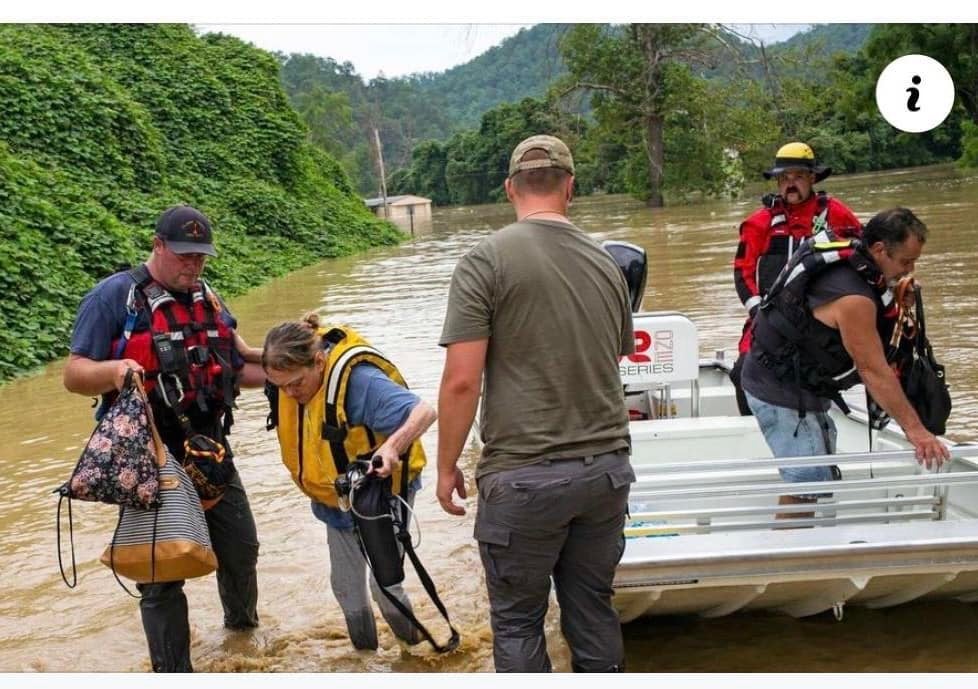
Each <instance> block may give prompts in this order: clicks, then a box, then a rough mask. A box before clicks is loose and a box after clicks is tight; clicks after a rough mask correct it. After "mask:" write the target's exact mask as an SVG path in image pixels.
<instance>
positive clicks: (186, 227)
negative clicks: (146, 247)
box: [156, 206, 217, 256]
mask: <svg viewBox="0 0 978 689" xmlns="http://www.w3.org/2000/svg"><path fill="white" fill-rule="evenodd" d="M156 236H157V237H159V238H160V239H162V240H163V241H164V242H166V245H167V247H168V248H169V249H170V251H172V252H173V253H175V254H207V255H208V256H217V251H215V250H214V244H213V241H214V239H213V236H212V233H211V223H210V221H209V220H208V219H207V218H206V217H205V216H204V214H203V213H201V212H200V211H199V210H197V209H196V208H194V207H193V206H173V207H172V208H168V209H166V210H165V211H163V214H162V215H161V216H160V219H159V220H157V221H156Z"/></svg>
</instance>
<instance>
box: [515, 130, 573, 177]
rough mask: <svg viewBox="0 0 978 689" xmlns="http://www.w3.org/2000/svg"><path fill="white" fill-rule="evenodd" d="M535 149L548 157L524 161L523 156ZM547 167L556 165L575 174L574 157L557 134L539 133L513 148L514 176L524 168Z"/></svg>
mask: <svg viewBox="0 0 978 689" xmlns="http://www.w3.org/2000/svg"><path fill="white" fill-rule="evenodd" d="M534 150H541V151H544V152H545V153H546V154H547V157H546V158H539V159H537V160H527V161H523V156H525V155H526V154H527V153H529V152H530V151H534ZM545 167H555V168H558V169H560V170H564V171H565V172H569V173H570V174H572V175H573V174H574V159H573V158H572V157H571V152H570V149H569V148H567V144H565V143H564V142H563V141H561V140H560V139H558V138H557V137H556V136H548V135H546V134H537V135H536V136H531V137H530V138H529V139H524V140H523V141H521V142H520V143H519V145H517V146H516V148H515V149H513V155H512V156H510V159H509V176H510V177H512V176H513V175H515V174H516V173H517V172H522V171H523V170H536V169H539V168H545Z"/></svg>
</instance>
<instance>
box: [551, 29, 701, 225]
mask: <svg viewBox="0 0 978 689" xmlns="http://www.w3.org/2000/svg"><path fill="white" fill-rule="evenodd" d="M706 28H707V26H706V25H705V24H629V25H626V26H607V25H597V24H580V25H577V26H575V27H574V28H573V29H571V30H570V31H569V32H568V33H567V34H566V36H565V37H564V39H563V41H562V43H561V50H562V52H563V55H564V60H565V62H566V63H567V69H568V71H569V73H570V74H569V76H568V78H567V79H566V80H565V82H564V83H563V85H562V87H561V88H560V91H561V92H562V95H566V94H568V93H571V92H573V91H577V90H581V89H586V90H589V91H591V92H592V93H593V94H594V97H593V104H594V107H595V109H596V111H599V112H600V111H601V110H604V111H605V113H606V114H607V115H608V116H610V117H613V118H614V119H615V120H617V121H618V122H619V123H621V125H623V126H628V127H635V128H637V129H638V131H640V132H641V136H642V141H643V144H644V149H645V155H646V161H647V163H648V189H647V193H646V194H645V197H646V200H647V202H648V204H649V205H650V206H655V207H658V206H662V205H663V196H662V186H663V174H664V161H665V147H664V141H665V124H666V115H667V110H666V107H667V106H666V98H667V95H668V94H667V91H666V88H665V85H666V81H667V79H668V68H669V65H671V64H675V63H683V64H691V63H698V62H705V61H707V60H708V59H710V57H711V56H712V53H713V50H712V48H713V43H712V40H711V39H710V37H709V34H708V32H707V31H706V30H705V29H706Z"/></svg>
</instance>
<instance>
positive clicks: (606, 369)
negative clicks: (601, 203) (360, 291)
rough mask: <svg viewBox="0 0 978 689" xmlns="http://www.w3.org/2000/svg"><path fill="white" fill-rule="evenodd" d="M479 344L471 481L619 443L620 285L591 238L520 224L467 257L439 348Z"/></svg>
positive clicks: (560, 226)
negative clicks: (478, 451)
mask: <svg viewBox="0 0 978 689" xmlns="http://www.w3.org/2000/svg"><path fill="white" fill-rule="evenodd" d="M486 338H488V339H489V344H488V350H487V353H486V367H485V374H484V378H483V390H482V405H481V416H480V422H479V427H480V431H481V435H482V442H483V450H482V457H481V459H480V460H479V465H478V467H477V469H476V477H480V476H484V475H485V474H487V473H492V472H495V471H501V470H504V469H512V468H516V467H520V466H525V465H527V464H533V463H535V462H540V461H542V460H544V459H554V458H559V457H577V456H584V455H593V454H600V453H604V452H612V451H615V450H619V449H624V448H627V447H628V446H629V442H628V412H627V410H626V408H625V400H624V395H623V392H622V383H621V379H620V377H619V373H618V358H619V356H620V355H622V354H631V353H632V352H633V351H634V347H635V342H634V335H633V333H632V314H631V308H630V305H629V299H628V288H627V286H626V285H625V278H624V276H623V275H622V273H621V269H620V268H619V267H618V266H617V264H616V263H615V262H614V259H612V257H611V256H610V255H609V254H608V253H607V252H606V251H605V250H604V249H602V248H601V246H600V245H599V244H598V243H597V242H596V241H595V240H594V239H592V238H591V237H589V236H588V235H587V234H585V233H584V232H583V231H581V230H580V229H578V228H577V227H575V226H573V225H571V224H569V223H563V222H555V221H547V220H528V221H526V220H525V221H522V222H517V223H514V224H512V225H509V226H507V227H504V228H503V229H501V230H499V231H497V232H495V233H494V234H492V235H491V236H489V237H487V238H486V239H484V240H483V241H481V242H480V243H479V244H478V245H477V246H475V247H474V248H473V249H472V250H471V251H469V253H468V254H466V255H465V256H464V257H463V258H462V259H461V260H460V261H459V263H458V265H457V266H456V267H455V272H454V274H453V276H452V283H451V288H450V291H449V295H448V310H447V313H446V314H445V324H444V328H443V330H442V334H441V339H440V340H439V344H441V345H443V346H444V345H449V344H452V343H454V342H464V341H471V340H482V339H486Z"/></svg>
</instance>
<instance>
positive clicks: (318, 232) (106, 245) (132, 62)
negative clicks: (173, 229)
mask: <svg viewBox="0 0 978 689" xmlns="http://www.w3.org/2000/svg"><path fill="white" fill-rule="evenodd" d="M0 112H2V113H3V117H0V291H2V293H3V295H4V297H5V298H4V299H3V300H2V302H0V381H2V380H6V379H8V378H10V377H12V376H14V375H17V374H20V373H23V372H24V371H27V370H30V369H32V368H34V367H36V366H38V365H40V364H43V363H46V362H48V361H51V360H52V359H55V358H57V357H60V356H63V355H64V354H65V353H66V352H67V348H68V343H69V337H70V331H71V326H72V320H73V317H74V313H75V310H76V308H77V306H78V303H79V301H80V299H81V297H82V296H83V295H84V293H85V292H86V291H87V290H88V289H89V288H91V287H92V285H94V284H95V283H96V282H97V281H98V280H100V279H101V278H103V277H105V276H106V275H108V274H109V273H111V272H113V271H114V270H116V269H117V268H118V267H120V266H122V265H128V264H133V263H136V262H138V261H141V260H143V258H145V256H146V255H147V253H148V251H149V247H150V245H151V237H152V232H153V226H154V223H155V221H156V218H157V216H158V215H159V213H160V212H161V211H162V210H163V209H164V208H166V207H168V206H170V205H173V204H176V203H189V204H192V205H194V206H197V207H198V208H200V209H201V210H202V211H204V212H205V213H206V214H207V215H208V216H209V217H210V218H211V220H212V222H213V224H214V226H215V230H216V237H215V239H216V243H217V246H218V250H219V253H220V257H219V258H218V259H216V260H214V261H212V262H211V263H210V264H209V265H208V268H207V279H208V281H209V282H210V283H211V284H213V285H214V286H215V287H216V288H217V289H218V290H219V291H220V292H221V293H222V294H224V295H226V296H230V295H234V294H239V293H241V292H243V291H245V290H246V289H248V288H249V287H252V286H255V285H258V284H260V283H263V282H265V281H267V280H269V279H271V278H273V277H276V276H279V275H283V274H285V273H287V272H289V271H291V270H294V269H296V268H299V267H301V266H304V265H308V264H310V263H313V262H315V261H317V260H320V259H322V258H326V257H332V256H338V255H342V254H348V253H352V252H354V251H358V250H362V249H365V248H367V247H370V246H376V245H381V244H394V243H396V242H397V241H398V240H399V237H400V236H401V235H400V233H399V232H398V230H396V229H395V228H394V227H393V226H392V225H390V224H388V223H386V222H383V221H380V220H378V219H376V218H375V217H374V216H373V215H372V214H371V213H370V212H369V211H368V210H367V209H366V208H365V206H364V204H363V202H362V200H361V199H360V198H359V196H358V195H357V194H356V193H355V192H354V189H353V187H352V186H351V184H350V181H349V178H348V176H347V175H346V173H345V172H344V171H343V170H342V168H341V167H340V165H339V164H338V163H337V162H336V161H335V159H334V158H332V157H331V156H330V155H329V154H327V153H325V152H324V151H323V150H322V149H321V148H318V147H316V146H314V145H313V144H311V143H310V142H309V140H308V132H307V129H306V126H305V125H304V124H303V123H302V121H301V119H300V118H299V116H298V115H297V114H296V113H295V111H294V110H293V109H292V107H291V106H290V105H289V103H288V101H287V99H286V97H285V94H284V92H283V90H282V87H281V85H280V82H279V64H278V62H277V60H276V59H275V58H274V57H273V56H272V55H271V54H269V53H266V52H264V51H261V50H258V49H256V48H254V47H252V46H250V45H248V44H245V43H243V42H242V41H240V40H238V39H236V38H232V37H227V36H215V35H208V36H205V37H203V38H201V37H198V36H197V35H196V34H195V33H194V31H193V30H192V29H191V28H190V27H189V26H184V25H152V24H149V25H147V24H144V25H102V24H100V25H63V26H57V25H11V24H4V25H0Z"/></svg>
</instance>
